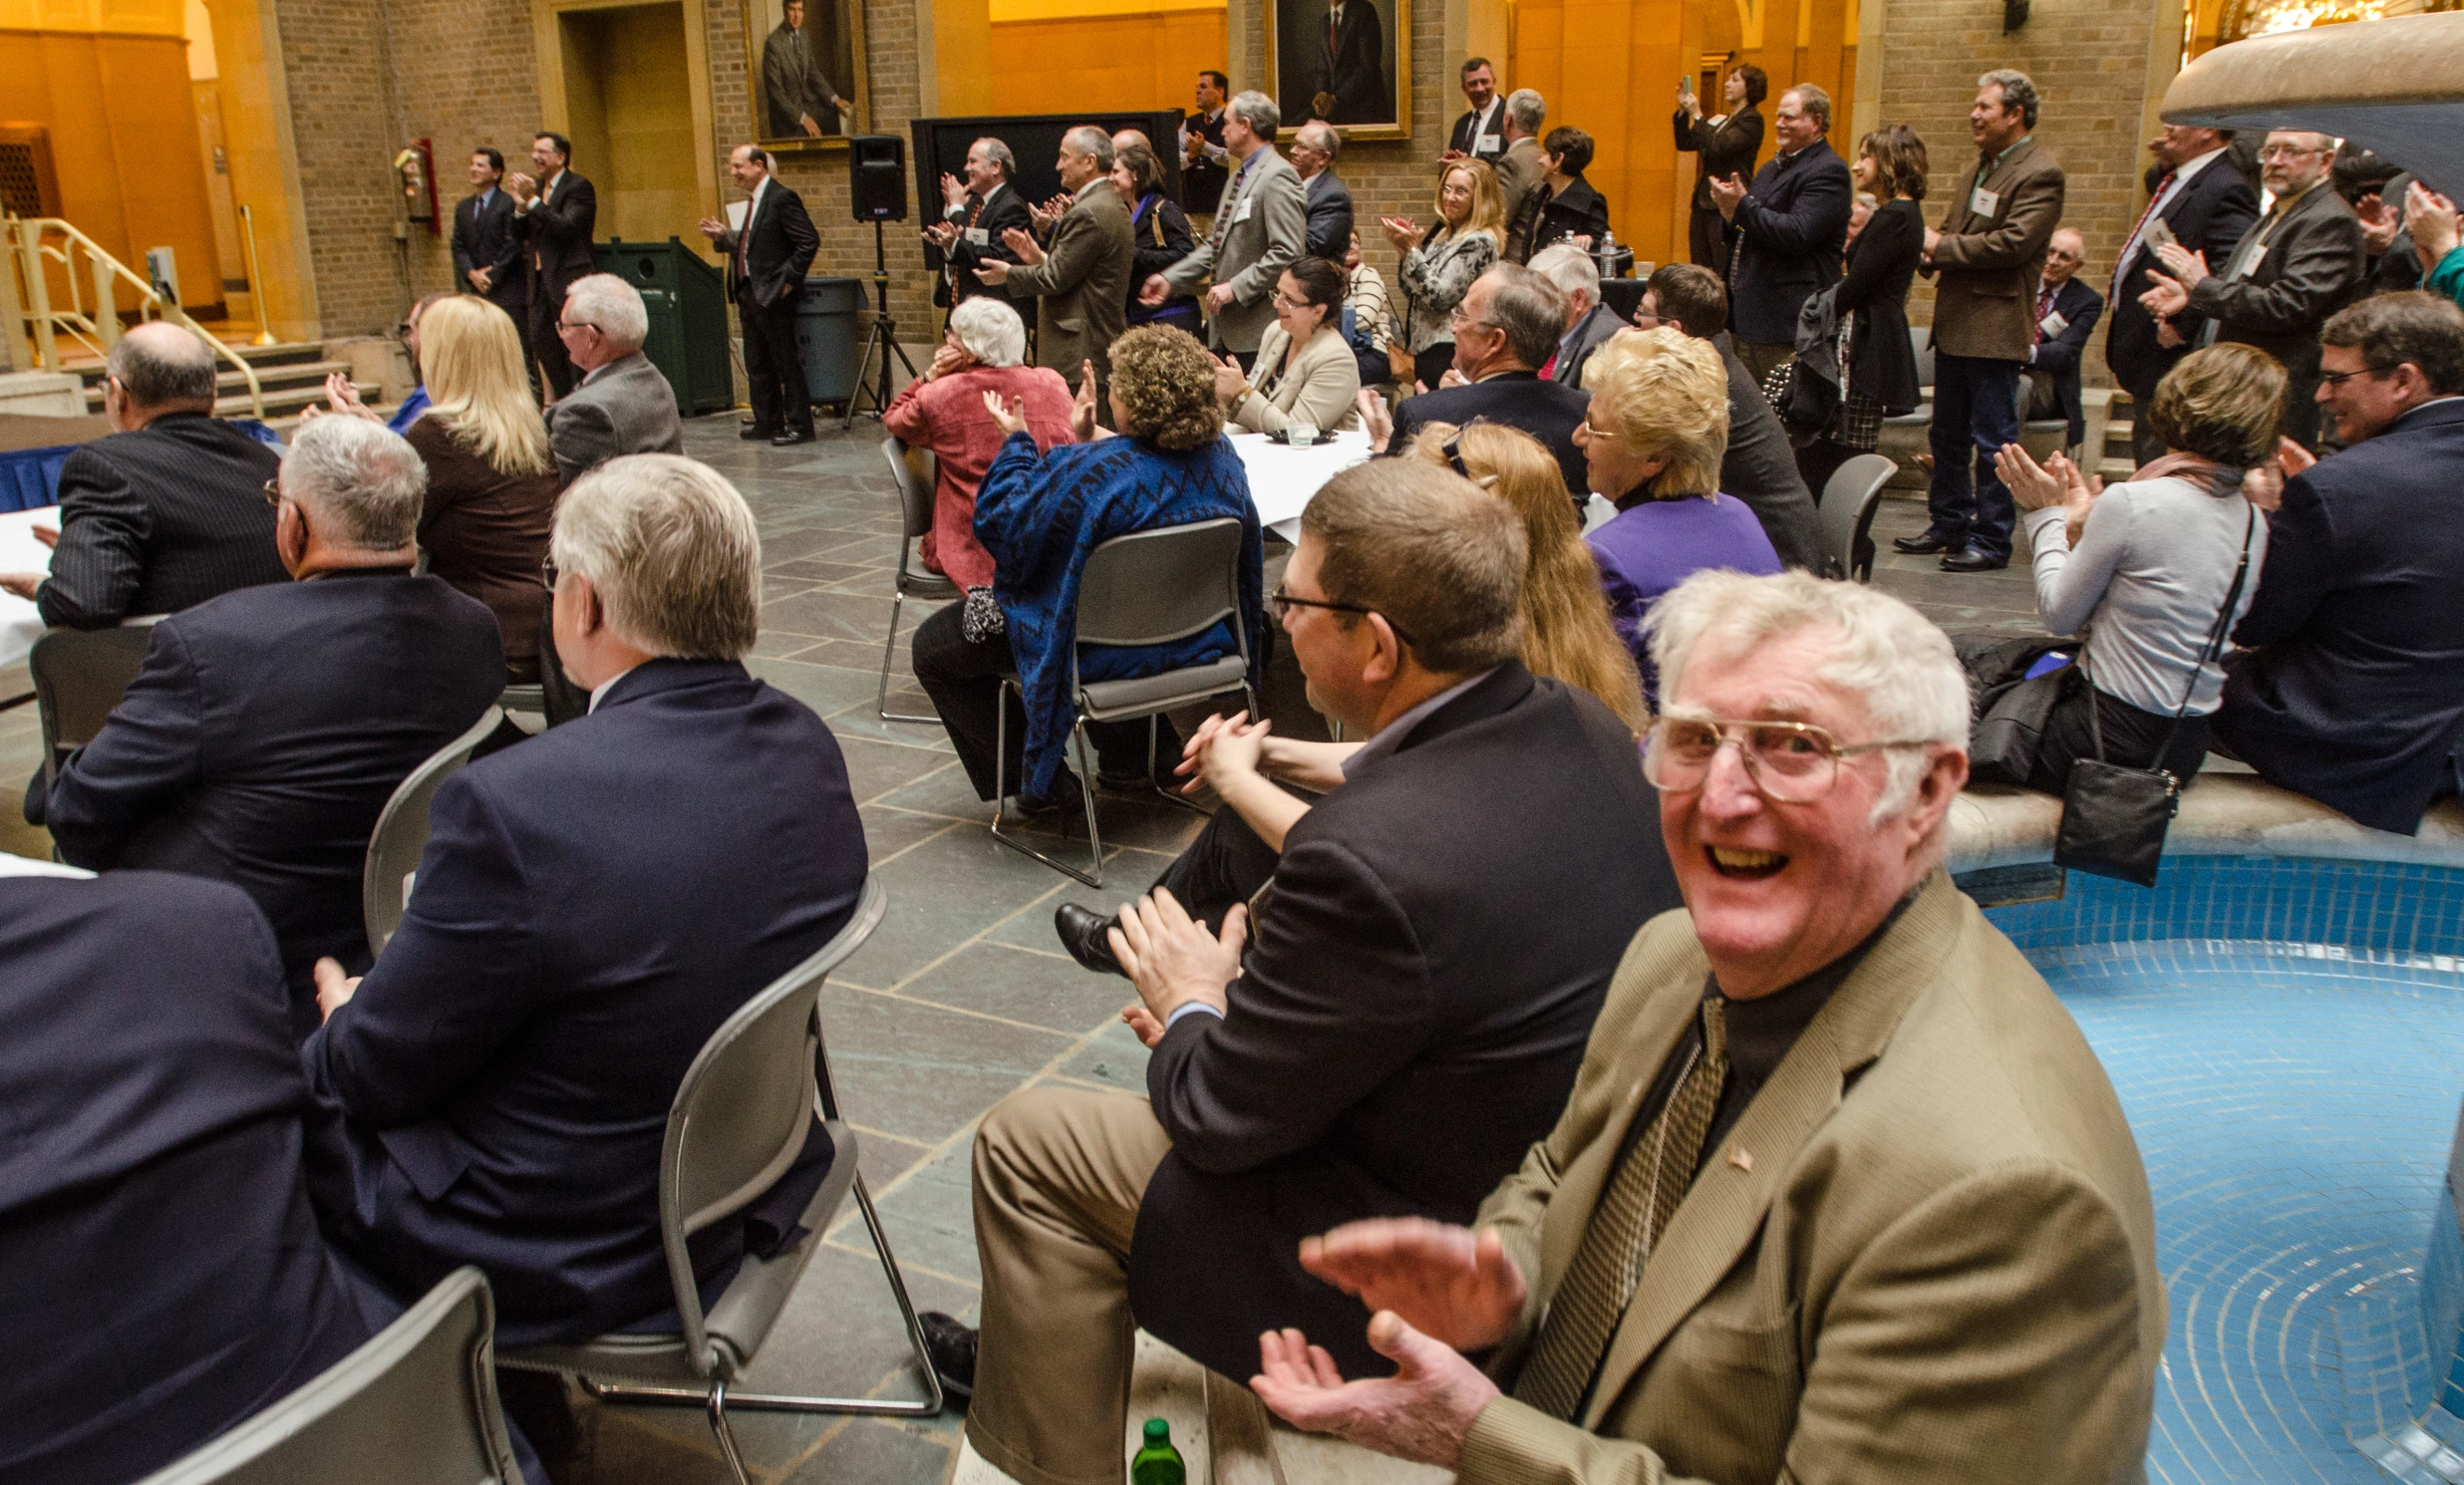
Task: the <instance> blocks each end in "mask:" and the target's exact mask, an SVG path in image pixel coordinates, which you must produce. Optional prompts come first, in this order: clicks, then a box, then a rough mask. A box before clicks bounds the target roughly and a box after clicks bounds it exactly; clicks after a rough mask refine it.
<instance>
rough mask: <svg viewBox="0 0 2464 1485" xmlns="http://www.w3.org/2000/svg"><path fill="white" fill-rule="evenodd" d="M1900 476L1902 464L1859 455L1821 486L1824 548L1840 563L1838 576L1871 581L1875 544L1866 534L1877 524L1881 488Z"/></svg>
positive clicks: (1875, 455)
mask: <svg viewBox="0 0 2464 1485" xmlns="http://www.w3.org/2000/svg"><path fill="white" fill-rule="evenodd" d="M1898 472H1899V464H1898V463H1897V462H1895V461H1894V460H1892V459H1889V458H1885V457H1884V456H1883V455H1881V454H1879V453H1860V454H1858V455H1856V456H1855V457H1854V458H1851V459H1849V460H1848V461H1847V462H1846V463H1844V464H1841V465H1840V466H1839V467H1838V468H1836V469H1833V470H1832V471H1831V477H1830V479H1829V480H1828V481H1827V482H1825V483H1824V485H1823V486H1822V506H1821V511H1820V514H1821V518H1822V545H1823V549H1824V550H1826V551H1828V552H1829V553H1831V555H1832V556H1834V557H1836V558H1837V559H1838V560H1839V573H1840V576H1842V577H1844V578H1849V579H1852V580H1853V581H1856V582H1860V583H1861V582H1868V581H1871V580H1872V577H1873V573H1874V543H1873V540H1872V538H1871V537H1870V536H1868V535H1867V534H1866V533H1867V532H1868V531H1869V530H1871V529H1872V527H1873V524H1874V508H1875V507H1876V506H1877V505H1879V504H1880V503H1881V502H1882V487H1883V486H1884V485H1885V484H1887V483H1889V482H1890V479H1891V476H1892V475H1894V474H1897V473H1898Z"/></svg>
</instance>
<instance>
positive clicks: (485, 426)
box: [405, 294, 559, 683]
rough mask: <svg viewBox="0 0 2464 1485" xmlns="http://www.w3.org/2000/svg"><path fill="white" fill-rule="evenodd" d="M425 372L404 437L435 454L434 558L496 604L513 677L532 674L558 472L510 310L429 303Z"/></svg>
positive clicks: (473, 299) (454, 301)
mask: <svg viewBox="0 0 2464 1485" xmlns="http://www.w3.org/2000/svg"><path fill="white" fill-rule="evenodd" d="M420 378H421V380H422V381H424V382H426V383H427V384H428V396H429V399H430V406H429V409H428V412H427V413H426V414H424V415H423V416H422V417H421V418H420V420H419V421H418V422H417V423H414V424H412V425H411V430H410V432H409V433H408V434H406V435H405V437H406V438H408V439H409V440H410V441H411V446H412V447H414V448H416V449H418V450H419V452H420V457H421V458H422V459H423V460H425V461H426V462H427V464H428V497H427V500H426V502H425V503H424V505H423V506H422V508H421V510H420V545H421V546H422V547H423V548H424V549H425V550H426V551H427V553H428V570H429V571H431V572H433V573H435V574H436V575H437V576H439V577H441V578H444V579H445V580H446V581H447V582H449V583H452V584H453V585H454V586H455V587H457V588H459V589H461V590H462V592H464V593H467V594H469V595H470V596H471V597H473V598H475V599H477V600H479V601H480V602H481V603H484V604H486V605H487V606H488V608H489V609H490V610H492V611H493V612H494V613H495V615H496V626H497V629H498V630H499V632H500V633H501V634H502V635H503V638H504V658H505V672H506V675H507V677H508V679H510V680H512V681H514V682H516V683H528V682H532V681H536V680H537V679H538V675H539V642H540V627H541V622H542V621H541V615H542V614H543V613H544V605H545V602H546V594H547V589H546V587H545V586H544V585H543V584H542V583H541V582H540V580H539V564H540V563H541V561H542V560H544V559H545V558H546V556H547V538H548V532H549V528H550V527H551V526H552V525H553V523H554V518H555V512H556V494H557V491H558V488H559V480H558V478H557V474H556V461H555V458H554V457H553V456H552V455H551V454H550V452H549V451H548V446H547V426H546V424H545V423H544V422H542V421H541V419H540V417H539V409H538V405H537V404H536V403H534V402H532V401H531V399H530V385H529V382H528V380H527V378H526V377H525V376H524V374H523V370H522V344H521V336H520V334H519V333H518V332H517V331H515V330H514V328H513V321H512V319H511V317H509V316H508V315H506V314H505V312H504V311H503V310H501V309H499V308H497V307H496V306H495V305H494V304H491V303H489V302H488V301H487V300H485V299H482V298H480V297H479V296H478V295H476V294H455V295H452V296H450V297H448V298H444V299H440V300H438V301H437V302H436V303H434V304H432V305H430V306H429V307H428V313H427V314H425V315H423V316H421V318H420Z"/></svg>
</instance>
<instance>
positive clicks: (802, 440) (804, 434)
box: [770, 428, 813, 448]
mask: <svg viewBox="0 0 2464 1485" xmlns="http://www.w3.org/2000/svg"><path fill="white" fill-rule="evenodd" d="M812 441H813V431H812V430H811V429H808V428H791V429H788V430H787V431H786V432H785V433H783V434H780V435H779V436H778V437H777V438H775V439H772V440H770V442H771V443H772V444H775V445H777V446H779V447H781V448H788V447H792V446H795V445H797V444H809V443H811V442H812Z"/></svg>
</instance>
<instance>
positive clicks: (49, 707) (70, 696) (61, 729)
mask: <svg viewBox="0 0 2464 1485" xmlns="http://www.w3.org/2000/svg"><path fill="white" fill-rule="evenodd" d="M153 641H154V626H153V625H151V624H124V625H122V626H120V627H119V628H116V629H51V630H46V631H44V633H43V637H42V638H40V639H38V640H36V641H35V642H34V649H33V651H32V652H31V653H30V654H28V655H27V657H26V668H27V669H28V670H29V671H31V672H32V673H33V675H34V696H35V706H36V708H37V710H38V711H39V712H40V713H41V716H42V724H43V782H44V784H45V786H46V787H48V786H49V785H50V784H51V782H52V781H53V780H54V779H56V778H58V777H59V776H60V764H61V762H62V761H63V760H64V759H66V758H67V757H68V755H69V754H70V753H72V752H75V751H76V750H77V749H79V748H80V747H83V746H85V745H86V744H87V743H91V742H93V741H94V736H95V734H97V733H99V732H101V731H103V724H104V722H105V721H106V720H108V719H109V718H110V717H111V715H112V709H113V708H114V707H117V706H119V705H120V699H121V698H122V697H123V696H125V695H127V694H128V690H129V683H130V682H132V681H134V680H136V679H137V673H138V670H139V668H141V667H142V666H144V665H145V663H146V647H147V646H148V645H149V644H151V643H153Z"/></svg>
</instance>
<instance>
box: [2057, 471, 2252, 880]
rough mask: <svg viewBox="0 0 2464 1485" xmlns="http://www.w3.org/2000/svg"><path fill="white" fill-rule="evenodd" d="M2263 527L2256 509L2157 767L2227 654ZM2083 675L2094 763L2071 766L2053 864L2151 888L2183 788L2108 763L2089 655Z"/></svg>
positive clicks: (2151, 772) (2155, 770)
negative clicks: (2204, 679)
mask: <svg viewBox="0 0 2464 1485" xmlns="http://www.w3.org/2000/svg"><path fill="white" fill-rule="evenodd" d="M2258 525H2259V512H2258V511H2257V510H2256V509H2255V508H2254V509H2253V510H2252V511H2251V512H2250V519H2249V521H2248V523H2246V524H2245V525H2244V526H2243V528H2242V561H2241V564H2240V565H2239V566H2237V567H2235V568H2234V570H2233V586H2232V588H2231V589H2229V590H2228V591H2227V592H2226V594H2225V608H2224V612H2222V613H2220V614H2218V615H2217V616H2216V627H2215V628H2214V629H2212V630H2210V631H2209V632H2208V642H2207V645H2206V648H2204V649H2203V650H2201V651H2200V653H2199V660H2198V663H2197V664H2195V665H2193V666H2192V667H2191V668H2190V685H2189V687H2188V688H2187V689H2186V690H2185V691H2184V692H2183V693H2182V705H2181V706H2180V708H2178V709H2177V710H2176V711H2175V712H2174V714H2173V725H2172V726H2171V727H2168V728H2166V729H2165V741H2164V743H2163V744H2162V745H2161V746H2159V747H2158V748H2157V749H2156V759H2157V761H2158V762H2159V763H2161V762H2162V761H2163V760H2164V759H2165V758H2166V757H2167V756H2169V755H2170V754H2171V753H2172V751H2173V740H2174V739H2175V737H2177V736H2178V735H2179V734H2180V732H2181V730H2182V719H2183V718H2184V717H2186V716H2188V715H2189V713H2190V699H2191V698H2192V697H2193V696H2195V695H2197V694H2198V691H2199V672H2200V671H2202V670H2204V669H2206V668H2207V667H2208V666H2209V665H2210V664H2212V663H2214V662H2215V660H2216V659H2217V657H2219V656H2221V655H2222V654H2223V653H2224V649H2225V635H2226V632H2227V631H2228V630H2229V629H2231V628H2232V627H2233V608H2234V605H2235V604H2237V603H2239V602H2241V600H2242V584H2243V583H2244V581H2246V580H2247V579H2248V578H2249V576H2250V541H2251V537H2252V535H2253V534H2254V533H2255V532H2256V531H2257V529H2258ZM2079 669H2080V679H2081V681H2083V682H2085V683H2086V684H2087V688H2088V691H2087V727H2088V736H2089V737H2090V738H2092V739H2094V740H2095V744H2096V755H2095V756H2094V757H2092V758H2080V759H2079V760H2078V761H2076V762H2074V763H2072V764H2071V766H2070V786H2069V787H2068V788H2067V789H2065V790H2063V791H2062V823H2061V829H2060V831H2059V832H2058V833H2057V834H2056V835H2055V836H2054V837H2053V864H2054V865H2056V866H2062V867H2067V868H2068V869H2070V870H2072V871H2084V872H2087V873H2088V874H2090V875H2092V876H2100V877H2113V878H2115V879H2117V880H2119V881H2125V882H2136V883H2138V884H2139V885H2140V886H2142V887H2153V886H2155V885H2156V866H2157V863H2158V862H2159V861H2160V860H2161V859H2162V858H2163V856H2164V853H2165V832H2166V830H2167V829H2169V828H2170V827H2171V826H2172V824H2173V815H2174V812H2175V811H2176V810H2178V809H2180V808H2181V807H2182V787H2183V780H2181V779H2179V778H2176V777H2174V776H2173V774H2172V773H2171V772H2170V771H2169V770H2167V769H2165V768H2162V767H2151V768H2126V767H2124V766H2122V765H2121V764H2119V763H2108V762H2106V761H2105V755H2104V751H2105V746H2104V727H2103V724H2102V723H2101V721H2100V720H2099V719H2098V717H2097V712H2098V710H2099V708H2098V706H2097V694H2096V688H2095V678H2094V677H2093V676H2091V675H2089V674H2088V673H2087V652H2086V651H2085V650H2084V649H2082V650H2081V651H2080V653H2079Z"/></svg>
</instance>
